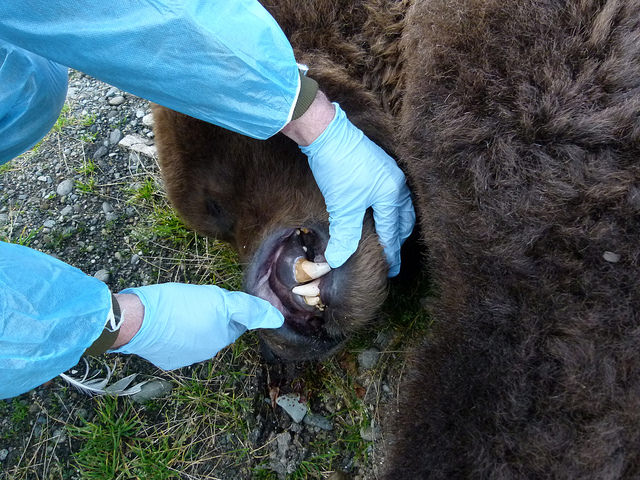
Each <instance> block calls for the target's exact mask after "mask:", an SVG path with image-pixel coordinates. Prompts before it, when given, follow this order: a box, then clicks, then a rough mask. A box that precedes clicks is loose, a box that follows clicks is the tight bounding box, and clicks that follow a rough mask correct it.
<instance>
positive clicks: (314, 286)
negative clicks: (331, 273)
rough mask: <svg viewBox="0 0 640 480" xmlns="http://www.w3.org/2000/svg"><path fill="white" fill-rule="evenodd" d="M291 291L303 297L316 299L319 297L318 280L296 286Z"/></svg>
mask: <svg viewBox="0 0 640 480" xmlns="http://www.w3.org/2000/svg"><path fill="white" fill-rule="evenodd" d="M291 291H292V292H293V293H295V294H296V295H301V296H303V297H317V296H318V295H320V280H319V279H318V280H314V281H313V282H309V283H305V284H304V285H298V286H297V287H293V289H292V290H291Z"/></svg>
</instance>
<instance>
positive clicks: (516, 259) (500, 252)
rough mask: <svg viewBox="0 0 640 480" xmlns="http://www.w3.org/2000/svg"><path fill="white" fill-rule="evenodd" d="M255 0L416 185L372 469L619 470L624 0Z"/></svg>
mask: <svg viewBox="0 0 640 480" xmlns="http://www.w3.org/2000/svg"><path fill="white" fill-rule="evenodd" d="M265 6H266V7H267V8H268V9H269V11H270V12H271V13H272V14H273V15H274V17H275V18H276V20H277V21H278V22H279V23H280V25H281V26H282V27H283V29H284V31H285V33H286V34H287V35H288V36H289V38H290V40H291V43H292V45H293V46H294V50H295V52H296V56H297V58H298V60H299V61H302V62H305V63H307V64H309V65H310V67H311V70H310V75H311V76H313V77H314V78H316V79H317V80H318V81H319V83H320V85H321V87H322V88H323V90H325V91H326V92H327V94H328V96H329V98H330V99H332V100H335V101H338V102H340V103H341V105H342V106H343V108H344V110H345V111H346V112H347V114H348V115H349V116H350V118H351V119H352V120H353V121H354V123H356V124H358V125H360V126H361V128H363V129H364V130H365V132H366V133H367V134H368V135H370V136H371V137H372V138H373V139H374V140H375V141H377V142H378V143H380V144H381V145H382V146H383V147H384V148H386V149H387V150H388V151H389V152H390V153H391V154H393V155H394V156H396V158H398V162H399V164H400V165H401V167H402V168H403V169H405V171H406V173H407V176H408V180H409V183H410V186H411V188H412V189H413V191H414V192H415V195H416V198H415V206H416V210H417V213H418V217H419V220H420V227H421V232H422V244H423V246H424V249H425V268H427V269H428V271H429V272H430V275H431V276H432V278H433V283H434V284H435V285H436V286H437V295H436V296H435V298H432V299H431V302H430V305H429V309H430V312H431V313H432V316H433V319H434V325H433V328H432V329H431V330H430V331H429V333H428V335H427V338H425V340H424V342H423V343H422V345H421V346H420V347H419V348H417V349H416V350H415V351H414V352H412V353H411V355H410V359H409V362H410V368H409V372H408V373H407V375H406V378H405V381H404V384H403V386H402V388H401V390H400V393H399V399H398V403H399V405H398V408H397V411H398V412H400V413H398V414H397V415H395V417H394V418H392V419H391V420H390V422H389V424H388V425H387V429H388V431H389V432H391V441H390V442H389V445H388V447H387V448H388V451H387V453H386V455H385V458H386V465H385V467H384V470H385V471H384V473H383V478H385V479H399V478H402V479H405V478H406V479H418V478H442V479H445V478H446V479H451V478H491V479H507V478H508V479H512V478H516V479H517V478H523V479H524V478H566V479H577V478H580V479H583V478H584V479H610V478H611V479H613V478H628V479H632V478H640V448H639V447H640V313H639V311H640V271H639V267H640V265H639V264H640V241H639V240H640V238H639V234H640V0H558V1H551V0H520V1H518V2H504V1H497V0H413V1H409V0H398V1H393V0H340V1H334V2H329V1H326V0H315V1H309V2H303V3H300V2H294V1H291V0H279V1H275V0H271V2H270V3H268V4H266V5H265ZM171 128H173V127H171ZM167 135H173V136H174V137H175V135H174V134H173V133H172V132H168V133H167ZM221 135H222V136H226V135H232V134H227V133H221ZM177 136H178V137H179V136H180V134H178V135H177ZM161 137H162V136H161V135H159V136H158V140H159V142H160V143H161V144H162V141H163V140H162V138H161ZM235 141H237V142H241V143H242V142H251V145H252V146H251V147H249V148H250V149H251V150H252V151H253V152H255V153H252V154H251V155H255V156H256V158H260V156H261V155H267V156H269V155H272V154H271V153H269V152H268V150H269V148H271V147H268V146H265V144H263V145H262V146H257V144H256V143H254V142H253V141H251V140H250V139H239V140H234V142H235ZM278 141H279V140H278ZM274 148H276V149H280V148H281V147H274ZM287 148H289V147H287ZM199 149H200V153H199V155H201V157H202V160H201V163H202V165H203V166H204V165H206V161H207V160H206V159H207V158H208V155H210V154H211V151H212V150H213V149H212V148H203V147H199ZM278 151H279V152H280V153H278V154H277V155H292V156H295V155H298V154H297V153H294V152H293V150H287V151H280V150H278ZM287 152H288V153H287ZM161 154H162V148H161ZM199 168H201V170H200V172H202V167H199ZM187 170H188V169H187ZM205 170H206V169H205ZM234 175H235V173H234ZM195 177H198V175H195ZM173 181H174V180H170V181H169V190H170V191H171V188H172V185H171V183H172V182H173ZM274 181H275V180H274ZM229 182H230V183H233V182H235V180H229ZM304 182H307V180H305V181H304ZM304 185H305V186H304V187H303V191H304V192H308V191H311V190H313V189H314V188H315V187H314V186H312V185H309V184H308V183H304ZM185 188H187V190H188V189H191V188H193V186H192V185H191V184H190V183H189V184H188V187H185ZM255 188H256V190H257V192H258V193H257V194H258V195H261V196H262V197H263V198H266V199H268V198H269V196H270V195H273V194H274V193H273V192H274V190H273V189H271V190H270V189H266V188H263V187H255ZM185 192H186V193H188V192H187V191H185ZM186 193H183V194H182V195H183V196H186V197H189V195H187V194H186ZM205 193H206V192H205ZM290 194H291V193H290V192H289V195H290ZM231 195H234V194H233V193H232V194H231ZM307 195H308V194H307V193H305V194H304V195H303V196H304V197H305V198H306V196H307ZM314 195H315V194H314ZM276 196H277V195H276ZM183 201H186V200H185V199H184V198H182V199H178V201H177V203H178V204H180V202H183ZM202 203H206V199H205V200H204V201H202V198H200V204H199V206H197V209H199V210H198V211H199V212H200V213H188V212H187V213H185V211H184V209H182V210H181V207H180V206H178V210H180V211H181V212H182V213H183V214H185V215H186V216H187V217H190V215H191V216H193V215H195V216H197V215H201V214H202ZM214 203H215V202H214ZM276 204H278V205H279V203H277V202H276ZM218 207H219V205H218ZM229 208H230V207H229ZM314 208H316V209H317V208H321V206H320V207H318V203H317V202H316V204H315V207H314ZM222 210H224V209H222ZM222 210H221V209H220V208H218V209H216V208H210V209H209V213H208V215H213V216H216V215H217V214H216V212H220V211H222ZM294 210H295V209H294ZM212 212H213V213H212ZM223 213H224V212H223ZM206 214H207V212H206V211H205V213H204V214H202V216H203V218H204V217H205V216H206ZM259 215H264V212H260V213H259ZM259 215H258V217H256V218H255V219H256V221H259V220H260V217H259ZM288 215H289V216H290V217H293V218H294V221H293V223H294V224H295V223H296V222H298V218H297V217H296V215H297V214H291V213H289V214H288ZM227 217H228V218H234V219H235V218H237V216H236V215H235V214H234V215H232V216H228V215H227ZM220 218H223V219H224V218H225V215H224V214H223V215H221V217H220ZM277 221H278V222H283V221H285V222H288V221H290V219H289V218H287V215H280V216H279V218H278V220H277ZM222 222H223V223H224V220H222ZM233 222H236V223H233ZM191 223H192V224H195V223H196V222H191ZM232 223H233V224H234V225H236V227H237V226H238V225H239V224H238V223H237V221H236V220H233V221H232ZM241 223H242V224H246V223H247V222H246V221H243V222H241ZM227 224H228V225H231V223H229V221H227ZM228 225H227V226H228ZM194 226H197V225H194ZM213 233H215V232H213ZM252 235H253V234H252ZM250 237H251V238H252V239H254V241H256V242H258V243H259V242H261V241H263V237H262V236H261V235H259V234H256V235H253V236H250ZM239 248H240V249H242V244H241V245H240V246H239ZM253 248H254V249H255V248H258V247H257V246H256V247H253ZM378 254H379V252H378ZM367 255H370V254H369V253H364V254H362V255H361V256H362V257H366V256H367ZM362 274H363V273H362V270H361V271H360V273H358V274H357V275H354V276H353V281H354V283H358V282H359V281H360V279H359V276H360V275H362ZM376 275H377V277H378V278H379V277H380V271H376V274H375V275H373V276H374V277H376ZM364 323H366V322H361V323H359V324H358V325H363V324H364Z"/></svg>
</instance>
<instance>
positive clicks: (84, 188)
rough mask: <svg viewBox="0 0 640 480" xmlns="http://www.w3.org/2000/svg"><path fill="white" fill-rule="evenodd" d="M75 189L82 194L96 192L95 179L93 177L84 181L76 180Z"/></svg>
mask: <svg viewBox="0 0 640 480" xmlns="http://www.w3.org/2000/svg"><path fill="white" fill-rule="evenodd" d="M75 188H76V189H78V190H79V191H80V193H83V194H90V193H94V192H95V190H96V179H95V178H94V177H89V178H87V179H86V180H85V181H82V180H76V182H75Z"/></svg>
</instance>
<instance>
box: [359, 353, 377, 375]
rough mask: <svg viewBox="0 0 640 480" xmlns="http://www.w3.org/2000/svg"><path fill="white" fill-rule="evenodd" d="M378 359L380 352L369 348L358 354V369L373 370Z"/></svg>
mask: <svg viewBox="0 0 640 480" xmlns="http://www.w3.org/2000/svg"><path fill="white" fill-rule="evenodd" d="M378 358H380V351H379V350H378V349H377V348H369V349H368V350H365V351H363V352H360V353H359V354H358V365H360V368H362V369H365V370H369V369H371V368H373V367H374V366H375V365H376V363H377V362H378Z"/></svg>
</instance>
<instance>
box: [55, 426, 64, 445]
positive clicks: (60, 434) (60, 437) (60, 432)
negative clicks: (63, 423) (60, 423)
mask: <svg viewBox="0 0 640 480" xmlns="http://www.w3.org/2000/svg"><path fill="white" fill-rule="evenodd" d="M53 438H54V439H55V440H57V441H58V443H62V442H64V441H65V440H66V439H67V436H66V435H65V433H64V431H63V430H62V429H61V428H56V429H55V430H54V431H53Z"/></svg>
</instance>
